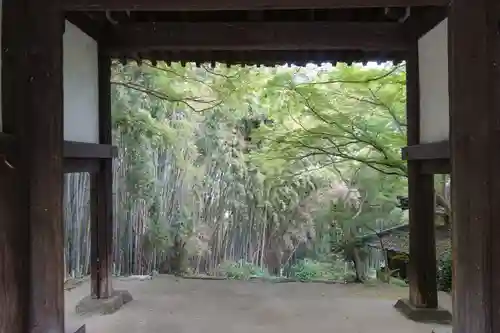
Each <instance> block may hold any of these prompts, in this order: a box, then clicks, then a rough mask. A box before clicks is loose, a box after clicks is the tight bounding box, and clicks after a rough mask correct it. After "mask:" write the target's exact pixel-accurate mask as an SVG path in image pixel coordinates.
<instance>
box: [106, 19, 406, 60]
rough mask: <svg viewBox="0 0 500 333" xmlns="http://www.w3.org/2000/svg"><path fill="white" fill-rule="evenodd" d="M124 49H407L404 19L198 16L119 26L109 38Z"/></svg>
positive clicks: (110, 44)
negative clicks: (224, 18)
mask: <svg viewBox="0 0 500 333" xmlns="http://www.w3.org/2000/svg"><path fill="white" fill-rule="evenodd" d="M105 45H106V46H107V49H108V50H109V51H112V52H115V53H116V52H120V51H128V52H130V51H135V52H138V53H140V52H147V51H158V50H168V51H203V50H207V51H208V50H210V51H217V50H225V51H231V50H237V51H252V50H263V51H281V50H286V51H296V50H308V51H315V50H345V49H354V50H384V51H394V50H406V49H407V38H406V35H405V31H404V29H402V25H401V24H399V23H353V22H343V23H340V22H337V23H327V22H262V23H256V22H196V23H194V22H193V23H132V24H127V25H120V26H116V27H114V29H113V32H110V34H109V35H108V36H107V38H106V39H105Z"/></svg>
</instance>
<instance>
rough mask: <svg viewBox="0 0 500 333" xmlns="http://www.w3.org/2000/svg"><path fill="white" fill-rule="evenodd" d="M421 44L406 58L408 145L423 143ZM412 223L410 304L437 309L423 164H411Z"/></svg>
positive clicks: (431, 208) (429, 182)
mask: <svg viewBox="0 0 500 333" xmlns="http://www.w3.org/2000/svg"><path fill="white" fill-rule="evenodd" d="M418 55H419V54H418V45H417V40H416V38H415V42H414V43H413V45H412V47H411V49H410V50H409V53H408V59H407V68H406V71H407V111H406V112H407V124H408V128H407V130H408V133H407V136H408V137H407V140H408V145H415V144H418V143H419V141H420V94H419V85H420V84H419V63H418ZM408 200H409V206H410V211H409V224H410V264H409V272H408V273H409V277H410V301H411V303H412V304H413V305H414V306H416V307H425V308H436V307H437V305H438V299H437V282H436V244H435V242H436V239H435V230H434V229H435V225H434V214H435V204H434V177H433V175H428V174H427V175H426V174H423V172H422V165H421V162H420V161H408Z"/></svg>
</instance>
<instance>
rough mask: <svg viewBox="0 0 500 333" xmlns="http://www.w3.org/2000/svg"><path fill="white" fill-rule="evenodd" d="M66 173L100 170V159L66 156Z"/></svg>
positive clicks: (95, 171)
mask: <svg viewBox="0 0 500 333" xmlns="http://www.w3.org/2000/svg"><path fill="white" fill-rule="evenodd" d="M63 167H64V173H80V172H88V173H91V174H92V173H97V172H99V160H95V159H85V158H65V159H64V165H63Z"/></svg>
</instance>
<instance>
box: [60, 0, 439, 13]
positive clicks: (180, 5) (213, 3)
mask: <svg viewBox="0 0 500 333" xmlns="http://www.w3.org/2000/svg"><path fill="white" fill-rule="evenodd" d="M62 2H63V6H64V8H65V9H66V10H151V11H155V10H158V11H193V10H206V11H212V10H266V9H328V8H376V7H380V8H384V7H421V6H447V5H448V3H449V0H307V1H305V0H286V1H285V0H237V1H236V0H168V1H165V0H62Z"/></svg>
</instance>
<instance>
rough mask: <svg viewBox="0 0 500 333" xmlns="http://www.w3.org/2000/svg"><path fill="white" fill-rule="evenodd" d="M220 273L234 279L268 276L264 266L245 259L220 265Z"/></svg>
mask: <svg viewBox="0 0 500 333" xmlns="http://www.w3.org/2000/svg"><path fill="white" fill-rule="evenodd" d="M219 274H220V275H222V276H225V277H227V278H228V279H232V280H248V279H250V278H252V277H265V276H267V274H266V272H265V271H264V270H263V269H262V268H260V267H259V266H256V265H254V264H252V263H249V262H245V261H243V260H239V261H226V262H224V263H222V264H221V265H220V267H219Z"/></svg>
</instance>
